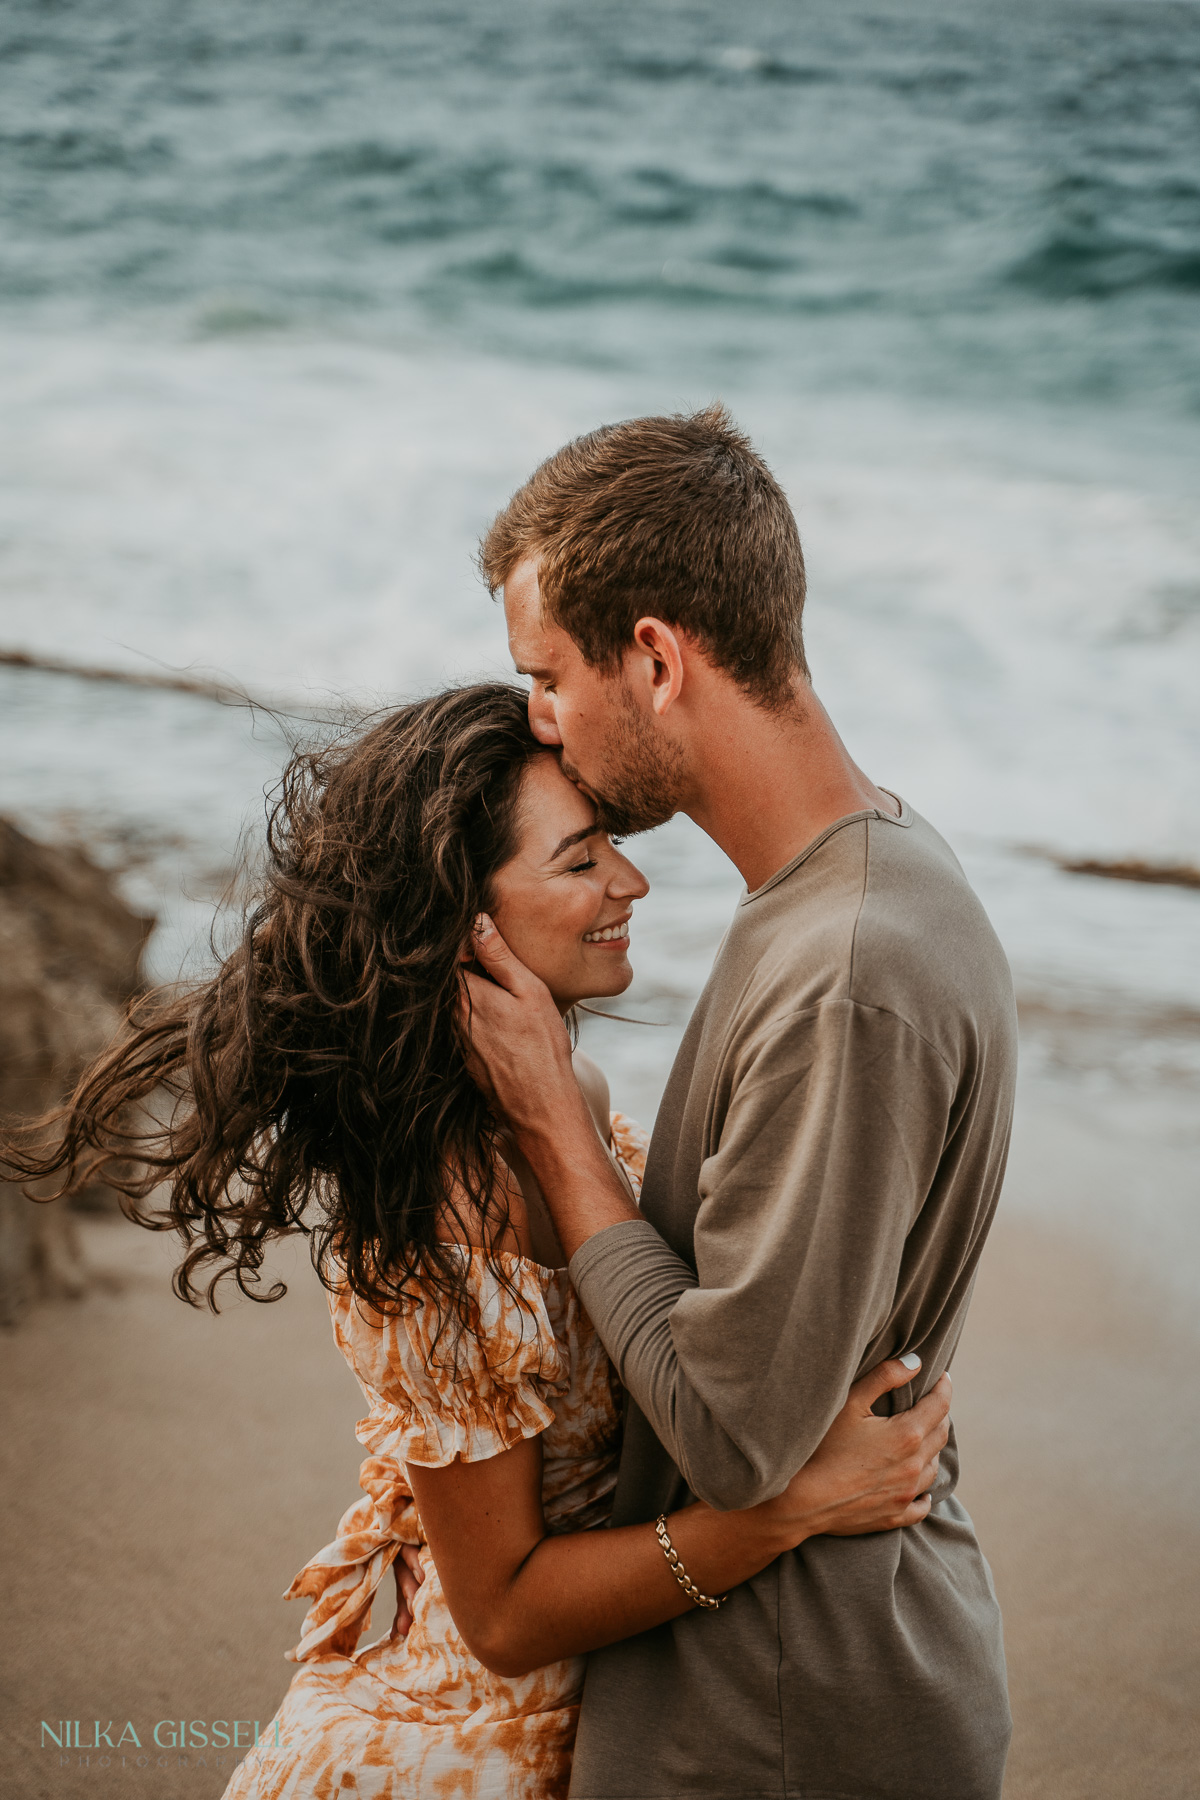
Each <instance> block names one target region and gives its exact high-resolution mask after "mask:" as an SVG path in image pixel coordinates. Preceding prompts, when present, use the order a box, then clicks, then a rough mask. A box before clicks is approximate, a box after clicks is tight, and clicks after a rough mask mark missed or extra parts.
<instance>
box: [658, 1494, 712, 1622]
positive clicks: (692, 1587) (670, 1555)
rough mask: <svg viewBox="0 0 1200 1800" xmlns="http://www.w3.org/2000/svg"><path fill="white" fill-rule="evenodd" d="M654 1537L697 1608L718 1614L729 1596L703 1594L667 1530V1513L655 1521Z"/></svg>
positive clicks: (678, 1580)
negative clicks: (680, 1557) (686, 1567)
mask: <svg viewBox="0 0 1200 1800" xmlns="http://www.w3.org/2000/svg"><path fill="white" fill-rule="evenodd" d="M654 1535H655V1537H656V1538H657V1539H658V1541H659V1543H660V1544H661V1545H662V1553H663V1555H664V1556H665V1557H666V1559H667V1561H668V1562H669V1563H670V1565H671V1573H672V1575H673V1576H674V1577H675V1579H676V1581H677V1582H678V1583H679V1585H680V1587H681V1588H682V1589H683V1591H684V1593H685V1594H686V1595H687V1597H688V1599H689V1600H693V1601H694V1602H695V1603H696V1605H697V1606H703V1607H705V1608H706V1609H707V1610H708V1611H709V1612H716V1610H717V1608H718V1606H724V1604H725V1602H726V1601H727V1600H728V1598H729V1595H728V1594H719V1595H717V1596H716V1597H715V1598H714V1596H713V1595H712V1594H702V1593H701V1592H700V1589H699V1588H698V1587H697V1586H696V1584H695V1582H694V1581H693V1580H692V1578H691V1576H690V1575H689V1574H688V1572H687V1570H686V1569H685V1568H684V1566H683V1564H682V1563H681V1562H680V1560H679V1552H678V1550H676V1548H675V1546H674V1544H673V1543H672V1542H671V1534H670V1532H669V1531H668V1530H667V1515H666V1513H659V1515H658V1517H657V1519H655V1521H654Z"/></svg>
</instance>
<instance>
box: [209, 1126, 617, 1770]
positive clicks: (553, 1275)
mask: <svg viewBox="0 0 1200 1800" xmlns="http://www.w3.org/2000/svg"><path fill="white" fill-rule="evenodd" d="M647 1141H648V1140H647V1138H646V1134H645V1133H644V1132H643V1131H642V1129H641V1128H640V1126H637V1125H635V1124H634V1123H633V1122H632V1120H629V1119H626V1118H624V1117H623V1116H622V1115H621V1114H620V1113H614V1114H613V1115H612V1147H613V1150H614V1152H615V1153H616V1156H617V1158H618V1160H619V1161H620V1163H621V1164H622V1166H623V1167H624V1168H625V1170H626V1173H627V1174H628V1175H629V1177H630V1180H631V1181H632V1183H633V1187H634V1191H635V1193H636V1192H638V1191H640V1187H641V1176H642V1171H643V1169H644V1167H645V1158H646V1147H647ZM458 1253H459V1254H460V1255H461V1256H462V1257H463V1260H464V1262H465V1263H466V1264H467V1265H468V1267H467V1281H468V1289H469V1294H470V1305H471V1310H472V1316H473V1322H474V1323H475V1325H476V1327H477V1329H476V1330H475V1332H473V1333H471V1334H468V1335H465V1336H464V1339H463V1341H462V1347H461V1352H460V1357H459V1365H460V1366H459V1371H458V1373H457V1375H456V1376H454V1377H451V1375H450V1374H449V1373H448V1372H447V1371H445V1370H444V1369H442V1368H440V1367H438V1366H437V1359H436V1358H434V1359H433V1363H432V1366H431V1358H430V1351H431V1347H432V1341H433V1337H434V1334H435V1332H436V1322H437V1309H436V1305H435V1304H434V1303H433V1302H432V1301H430V1303H429V1304H428V1305H424V1306H421V1305H418V1306H416V1307H415V1308H412V1309H409V1310H407V1311H405V1312H403V1313H381V1312H376V1311H374V1310H373V1309H371V1308H369V1307H366V1306H364V1305H362V1304H360V1303H356V1302H355V1299H354V1296H353V1295H352V1294H350V1293H349V1292H348V1291H347V1290H345V1289H341V1290H338V1291H336V1292H334V1293H332V1294H331V1295H330V1301H329V1305H330V1311H331V1313H332V1315H333V1329H334V1336H335V1338H336V1340H337V1343H338V1347H339V1348H340V1350H341V1352H342V1354H343V1356H344V1357H345V1358H346V1360H347V1362H348V1363H349V1364H350V1367H351V1368H352V1369H353V1370H354V1373H355V1375H356V1377H357V1378H358V1383H359V1386H360V1387H361V1388H362V1390H363V1393H364V1395H365V1396H366V1400H367V1405H368V1409H369V1410H368V1412H367V1416H366V1418H365V1419H362V1420H360V1421H359V1424H358V1427H357V1435H358V1438H359V1440H360V1442H361V1443H362V1444H363V1445H364V1447H365V1448H366V1450H367V1452H368V1455H367V1457H366V1460H365V1461H364V1463H363V1465H362V1474H361V1476H360V1478H359V1484H360V1486H361V1487H362V1488H363V1489H364V1492H365V1498H363V1499H361V1500H359V1501H357V1502H356V1504H355V1505H353V1506H352V1507H350V1509H349V1511H348V1512H346V1514H345V1515H344V1516H343V1518H342V1521H341V1523H340V1525H339V1526H338V1533H337V1536H336V1538H335V1539H334V1541H333V1542H332V1543H331V1544H328V1545H327V1546H326V1547H325V1549H324V1550H321V1551H320V1552H318V1554H317V1555H316V1556H314V1557H313V1559H312V1561H311V1562H309V1563H307V1564H306V1565H305V1567H304V1568H303V1569H301V1571H300V1573H299V1574H298V1575H297V1577H296V1579H295V1581H293V1583H292V1585H291V1587H290V1588H289V1589H288V1596H287V1597H288V1598H289V1599H291V1598H296V1597H299V1596H304V1597H306V1598H307V1599H309V1600H310V1601H311V1602H312V1604H311V1606H310V1607H309V1610H308V1614H307V1617H306V1618H305V1621H304V1630H303V1634H302V1636H301V1639H300V1642H299V1644H298V1645H297V1646H296V1648H295V1649H294V1650H292V1651H289V1652H288V1655H289V1658H290V1660H291V1661H293V1662H298V1663H300V1664H301V1665H302V1667H301V1668H300V1670H299V1671H298V1672H297V1674H296V1676H295V1678H294V1679H293V1681H292V1684H291V1686H290V1687H289V1688H288V1691H287V1694H286V1695H285V1696H284V1700H283V1704H282V1705H281V1707H280V1709H279V1711H278V1713H277V1714H276V1716H275V1719H274V1720H273V1721H272V1722H271V1724H270V1725H269V1726H268V1727H267V1730H266V1732H265V1733H264V1734H263V1737H262V1739H261V1741H260V1743H259V1745H258V1747H257V1748H256V1749H255V1750H253V1751H252V1752H251V1753H250V1754H249V1755H248V1756H247V1757H246V1759H245V1761H244V1762H243V1763H242V1764H241V1765H240V1766H239V1768H238V1769H237V1771H236V1773H235V1774H234V1776H233V1779H232V1780H231V1781H230V1783H229V1786H228V1787H227V1788H226V1790H225V1800H325V1797H326V1796H332V1795H346V1794H354V1795H359V1796H370V1800H402V1797H403V1800H560V1797H562V1796H565V1795H566V1792H567V1784H568V1781H569V1779H570V1772H571V1750H572V1746H573V1744H574V1741H575V1726H576V1721H577V1717H578V1711H579V1694H580V1688H581V1686H582V1682H583V1667H584V1659H583V1658H582V1657H572V1658H570V1659H568V1660H567V1661H564V1662H557V1663H551V1664H550V1665H549V1666H548V1667H547V1668H544V1669H536V1670H534V1672H533V1673H532V1674H530V1675H523V1676H519V1677H517V1678H515V1679H509V1678H508V1677H506V1676H502V1675H493V1674H491V1673H489V1671H488V1670H487V1669H485V1668H484V1667H483V1665H482V1663H479V1662H477V1661H476V1659H475V1658H474V1657H473V1656H472V1655H471V1653H470V1651H469V1650H468V1649H467V1647H466V1645H465V1644H464V1643H463V1640H462V1638H461V1637H460V1636H459V1633H458V1629H457V1627H456V1626H455V1623H454V1620H453V1619H452V1618H451V1616H450V1609H449V1607H448V1606H447V1604H446V1598H445V1595H444V1594H443V1592H442V1587H441V1583H440V1581H439V1580H438V1573H437V1568H436V1566H435V1564H434V1562H433V1558H432V1556H431V1554H430V1551H429V1546H428V1545H427V1544H426V1542H425V1534H424V1532H423V1531H422V1529H421V1521H420V1518H419V1517H418V1515H417V1509H416V1506H415V1504H414V1502H413V1498H412V1493H411V1491H410V1489H409V1486H408V1483H407V1480H406V1479H405V1464H406V1463H419V1464H421V1465H422V1466H423V1467H425V1468H441V1467H443V1466H444V1465H445V1464H447V1463H451V1462H453V1461H454V1460H455V1459H456V1458H461V1459H462V1460H463V1461H464V1462H480V1461H482V1460H483V1459H484V1458H486V1457H489V1456H496V1455H498V1454H499V1452H500V1451H502V1450H508V1449H510V1448H511V1447H512V1446H513V1445H514V1444H516V1443H519V1442H520V1441H521V1439H523V1438H531V1437H536V1436H538V1435H539V1434H540V1435H541V1438H542V1451H543V1463H542V1469H543V1473H542V1505H543V1510H544V1514H545V1519H546V1525H547V1528H548V1529H549V1530H550V1531H551V1532H555V1533H560V1532H571V1531H587V1530H590V1529H592V1528H593V1527H594V1526H598V1525H603V1524H604V1522H605V1521H606V1519H607V1518H608V1514H609V1510H610V1507H611V1504H612V1491H613V1488H614V1487H615V1485H616V1479H617V1453H618V1450H619V1448H620V1418H621V1414H620V1390H619V1387H618V1384H617V1380H616V1376H615V1374H614V1372H613V1369H612V1365H611V1364H610V1362H609V1360H608V1356H607V1354H606V1352H605V1350H604V1346H603V1345H602V1344H601V1342H600V1340H599V1338H598V1337H597V1336H596V1333H595V1330H594V1329H593V1326H592V1323H591V1321H590V1319H589V1318H588V1316H587V1314H586V1313H585V1312H584V1311H583V1309H582V1307H581V1306H580V1304H579V1301H578V1298H577V1297H576V1294H575V1290H574V1289H573V1288H572V1286H571V1284H570V1281H569V1280H568V1278H567V1271H566V1270H565V1269H546V1268H543V1267H542V1266H541V1265H540V1264H539V1263H534V1262H530V1261H529V1260H528V1258H526V1257H522V1256H514V1255H501V1256H500V1257H498V1258H497V1259H496V1260H497V1261H499V1262H500V1264H501V1265H502V1267H503V1269H504V1272H505V1274H506V1276H507V1277H508V1280H509V1282H510V1283H511V1286H512V1288H513V1289H515V1290H516V1293H517V1294H519V1296H520V1300H519V1301H518V1299H517V1298H516V1297H515V1295H514V1294H513V1293H510V1292H508V1291H506V1289H505V1286H504V1284H503V1283H501V1282H500V1281H498V1280H497V1279H496V1276H495V1275H494V1273H492V1272H491V1271H490V1270H489V1269H488V1266H487V1263H486V1261H485V1259H484V1257H483V1255H482V1253H481V1252H480V1251H478V1250H473V1249H470V1248H468V1247H467V1246H465V1245H464V1246H462V1247H461V1248H460V1249H459V1252H458ZM402 1544H415V1545H417V1546H418V1547H419V1553H420V1558H421V1565H422V1567H423V1569H424V1571H425V1581H424V1583H423V1585H422V1586H421V1588H420V1589H419V1591H418V1594H417V1598H416V1600H415V1602H414V1604H413V1623H412V1627H411V1629H410V1630H409V1632H408V1635H407V1636H406V1637H402V1638H396V1637H393V1636H392V1635H391V1632H390V1630H389V1632H388V1634H387V1635H386V1636H385V1637H382V1638H380V1639H378V1640H377V1641H376V1642H375V1643H373V1644H369V1645H367V1646H366V1647H365V1648H364V1649H359V1648H358V1644H359V1639H360V1637H361V1636H362V1633H363V1630H364V1628H365V1625H366V1621H367V1616H368V1614H369V1612H370V1608H371V1601H372V1598H373V1596H374V1594H375V1590H376V1588H377V1587H378V1586H379V1584H380V1582H381V1581H382V1580H383V1578H384V1576H385V1575H386V1574H387V1572H388V1570H389V1569H390V1568H391V1566H392V1564H393V1562H394V1561H395V1559H396V1556H397V1555H398V1553H399V1550H400V1546H401V1545H402Z"/></svg>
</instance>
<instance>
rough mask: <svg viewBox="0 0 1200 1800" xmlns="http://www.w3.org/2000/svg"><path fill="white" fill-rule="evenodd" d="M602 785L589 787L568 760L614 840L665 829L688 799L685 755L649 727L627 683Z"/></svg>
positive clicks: (607, 746) (565, 765)
mask: <svg viewBox="0 0 1200 1800" xmlns="http://www.w3.org/2000/svg"><path fill="white" fill-rule="evenodd" d="M600 755H601V764H602V772H601V775H600V777H599V779H598V781H588V782H584V781H583V778H582V777H581V775H580V773H579V770H578V769H576V768H575V767H574V765H573V764H572V763H571V762H569V761H568V759H567V757H566V755H565V754H564V756H563V758H562V771H563V774H564V775H565V776H567V778H568V780H570V781H575V782H579V783H580V784H581V785H582V786H584V787H586V788H587V790H588V792H589V793H591V794H594V795H595V799H596V823H597V824H598V825H599V827H600V829H601V830H602V831H607V832H608V833H609V834H610V836H612V837H634V836H636V835H637V833H638V832H640V831H653V830H655V828H656V827H657V826H659V825H665V824H666V822H667V820H668V819H670V818H673V817H674V815H675V814H676V813H677V812H678V811H679V809H680V805H681V801H682V794H683V752H682V750H681V749H680V748H679V746H678V744H674V743H672V742H671V740H670V738H668V737H666V736H665V734H663V733H660V732H656V731H654V730H652V729H651V727H650V726H649V725H648V724H647V723H646V721H645V719H644V718H643V717H642V715H641V713H640V712H639V711H638V708H637V706H636V704H635V703H634V699H633V695H632V694H631V693H630V691H629V688H628V686H627V685H626V684H625V683H624V682H622V683H621V706H620V710H619V712H618V713H617V714H616V716H615V718H614V719H613V721H612V723H611V725H610V726H609V730H608V734H607V736H606V737H605V740H604V744H603V747H602V749H601V752H600Z"/></svg>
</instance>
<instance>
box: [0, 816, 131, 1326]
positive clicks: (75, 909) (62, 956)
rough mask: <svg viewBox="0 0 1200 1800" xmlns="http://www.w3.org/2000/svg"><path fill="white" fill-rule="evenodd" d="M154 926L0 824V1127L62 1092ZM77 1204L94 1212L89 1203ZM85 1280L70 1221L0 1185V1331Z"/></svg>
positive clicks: (78, 870) (96, 877) (56, 852)
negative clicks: (35, 1302) (27, 1309)
mask: <svg viewBox="0 0 1200 1800" xmlns="http://www.w3.org/2000/svg"><path fill="white" fill-rule="evenodd" d="M153 924H154V921H153V919H144V918H140V917H139V916H138V915H137V914H136V913H134V912H131V911H130V909H129V907H128V906H127V905H126V904H125V902H124V901H123V900H122V899H121V898H120V896H119V894H118V893H117V891H116V887H115V885H114V882H113V879H112V877H111V876H110V875H109V874H107V873H106V872H105V871H104V870H103V869H100V868H98V867H97V866H96V864H95V863H93V862H91V861H90V860H89V859H88V857H86V856H85V855H84V854H83V852H82V851H80V850H77V849H73V848H59V847H56V846H52V845H49V844H40V843H36V842H34V840H33V839H32V838H28V837H26V836H25V834H24V833H23V832H21V831H18V830H17V828H16V826H15V825H12V824H10V823H9V822H8V821H7V820H5V819H0V1117H3V1118H5V1119H8V1120H11V1119H14V1118H16V1119H23V1118H30V1117H36V1116H37V1115H38V1114H40V1113H42V1112H45V1111H47V1110H48V1109H49V1108H51V1107H53V1106H55V1105H56V1104H57V1103H58V1102H59V1101H60V1100H61V1099H62V1098H63V1096H64V1095H65V1094H66V1093H67V1092H68V1091H69V1089H70V1087H71V1085H72V1083H73V1081H74V1079H75V1077H76V1076H77V1074H78V1073H79V1071H80V1069H81V1068H82V1066H83V1065H84V1063H86V1062H87V1061H88V1060H89V1058H91V1057H92V1056H94V1055H95V1054H96V1053H97V1051H99V1050H101V1049H102V1048H103V1046H104V1044H105V1043H106V1042H107V1040H108V1039H109V1038H110V1037H111V1036H112V1034H113V1032H114V1031H115V1030H116V1029H117V1026H118V1024H119V1022H120V1018H121V1010H122V1007H123V1006H124V1003H125V1002H126V1001H127V1000H128V999H129V997H130V996H131V995H132V994H133V993H135V992H136V991H137V989H138V988H139V987H140V986H141V985H142V972H141V959H142V951H143V949H144V947H145V943H146V939H147V938H148V936H149V935H150V931H151V929H152V927H153ZM82 1199H83V1202H84V1203H85V1204H87V1203H88V1202H89V1201H90V1202H91V1203H93V1204H96V1203H98V1202H101V1196H100V1195H99V1194H98V1193H97V1192H95V1191H93V1192H91V1193H90V1194H85V1195H84V1196H82ZM101 1203H102V1202H101ZM86 1280H87V1276H86V1271H85V1269H84V1266H83V1263H82V1260H81V1258H80V1255H79V1250H78V1245H77V1238H76V1233H75V1230H74V1227H73V1223H72V1219H71V1213H70V1211H69V1210H68V1209H67V1208H66V1207H65V1206H61V1205H38V1204H37V1203H36V1202H34V1201H30V1200H27V1199H26V1198H25V1197H24V1196H23V1195H22V1194H21V1192H20V1190H19V1189H18V1188H16V1187H14V1186H12V1185H11V1184H8V1183H0V1322H2V1323H11V1322H12V1321H13V1320H14V1319H15V1318H16V1317H18V1315H19V1314H20V1312H21V1310H22V1309H23V1307H24V1306H25V1305H27V1304H28V1302H29V1301H30V1300H32V1299H34V1298H37V1297H39V1296H47V1297H48V1296H52V1295H66V1294H77V1293H80V1292H82V1290H83V1288H84V1286H85V1285H86Z"/></svg>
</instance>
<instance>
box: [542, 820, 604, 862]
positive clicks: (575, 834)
mask: <svg viewBox="0 0 1200 1800" xmlns="http://www.w3.org/2000/svg"><path fill="white" fill-rule="evenodd" d="M599 829H600V827H599V826H598V825H583V826H581V827H580V829H579V830H578V831H569V832H568V833H567V835H566V837H565V838H563V840H562V842H561V843H559V844H556V845H555V847H554V849H553V850H552V851H551V853H550V855H549V856H548V857H547V858H546V861H547V862H557V861H558V858H559V857H560V856H561V855H562V853H563V851H564V850H569V849H570V848H571V845H572V844H582V843H583V841H584V839H585V838H590V837H595V835H596V833H597V832H598V831H599Z"/></svg>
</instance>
